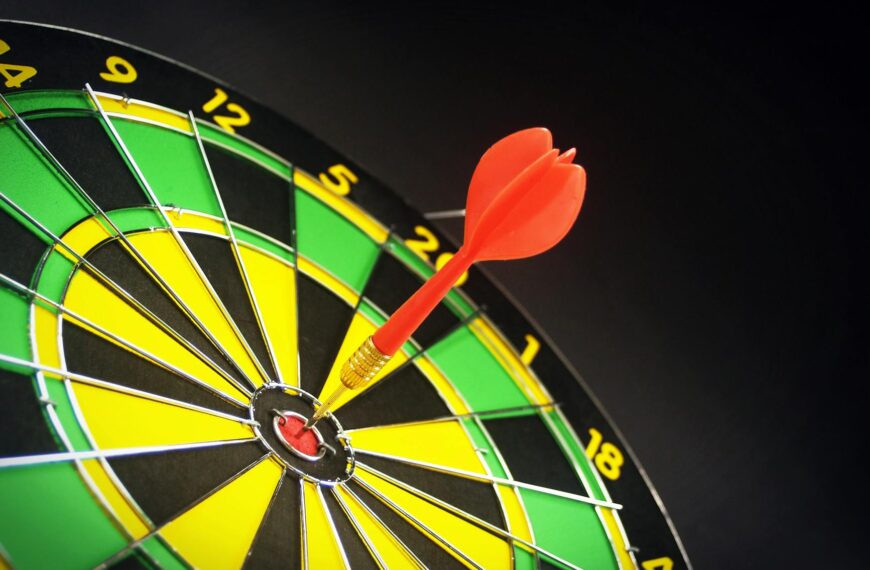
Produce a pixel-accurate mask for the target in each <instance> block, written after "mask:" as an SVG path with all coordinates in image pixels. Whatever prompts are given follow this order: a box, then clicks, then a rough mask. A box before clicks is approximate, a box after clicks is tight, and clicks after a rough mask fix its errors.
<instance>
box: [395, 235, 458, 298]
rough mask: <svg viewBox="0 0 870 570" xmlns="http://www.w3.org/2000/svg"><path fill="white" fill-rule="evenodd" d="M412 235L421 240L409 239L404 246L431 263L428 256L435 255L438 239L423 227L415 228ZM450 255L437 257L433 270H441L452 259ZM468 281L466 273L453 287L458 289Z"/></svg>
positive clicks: (438, 246) (438, 244)
mask: <svg viewBox="0 0 870 570" xmlns="http://www.w3.org/2000/svg"><path fill="white" fill-rule="evenodd" d="M414 233H415V234H417V235H418V236H420V238H422V239H414V238H409V239H406V240H405V245H407V246H408V248H409V249H410V250H411V251H413V252H414V253H416V254H417V255H419V256H420V257H421V258H423V259H425V260H426V261H432V258H431V257H430V256H429V254H430V253H435V252H436V251H438V248H440V247H441V243H440V242H439V241H438V238H437V237H435V234H433V233H432V231H431V230H429V229H428V228H426V227H424V226H415V227H414ZM453 255H454V254H452V253H449V252H445V253H442V254H441V255H439V256H438V258H437V259H436V260H435V269H441V268H442V267H444V266H445V265H447V262H448V261H450V260H451V259H453ZM466 281H468V271H466V272H465V273H463V274H462V275H460V276H459V279H457V280H456V283H454V284H453V286H454V287H460V286H461V285H462V284H463V283H465V282H466Z"/></svg>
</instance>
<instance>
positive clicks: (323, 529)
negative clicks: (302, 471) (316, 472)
mask: <svg viewBox="0 0 870 570" xmlns="http://www.w3.org/2000/svg"><path fill="white" fill-rule="evenodd" d="M302 500H303V501H305V529H306V531H307V535H308V544H307V545H306V552H307V553H308V567H309V568H346V567H347V564H346V563H345V559H344V556H343V555H342V552H341V546H340V545H339V543H338V538H337V537H338V535H337V534H336V531H335V529H333V527H332V525H331V524H330V523H329V518H328V515H327V512H326V505H325V504H324V503H323V497H321V496H320V490H319V489H318V488H317V486H316V485H315V484H314V483H309V482H308V481H305V482H304V483H303V484H302Z"/></svg>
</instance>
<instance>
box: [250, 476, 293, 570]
mask: <svg viewBox="0 0 870 570" xmlns="http://www.w3.org/2000/svg"><path fill="white" fill-rule="evenodd" d="M299 517H300V512H299V480H298V479H295V478H293V477H289V476H286V475H285V476H284V478H283V482H282V484H281V488H280V489H279V490H278V495H277V496H276V497H275V498H274V500H273V501H272V505H271V507H270V508H269V513H268V515H267V516H266V518H265V519H264V520H263V522H262V524H261V526H260V529H259V530H258V531H257V536H256V538H255V539H254V543H253V545H252V546H251V552H250V553H249V554H248V558H247V559H246V560H245V564H244V567H245V568H250V569H260V568H263V569H275V570H278V569H284V568H296V567H298V566H301V565H302V531H301V525H300V522H299Z"/></svg>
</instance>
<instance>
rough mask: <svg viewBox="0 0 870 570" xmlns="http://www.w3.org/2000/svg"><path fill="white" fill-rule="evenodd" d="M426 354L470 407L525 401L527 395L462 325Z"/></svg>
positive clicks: (496, 406)
mask: <svg viewBox="0 0 870 570" xmlns="http://www.w3.org/2000/svg"><path fill="white" fill-rule="evenodd" d="M427 353H428V355H429V357H430V358H432V360H434V361H435V363H436V364H437V365H438V367H439V368H441V370H442V371H444V374H446V375H447V377H448V378H450V381H451V382H452V383H453V385H454V386H455V387H456V389H457V390H459V392H460V393H461V394H462V397H463V398H465V401H466V402H468V405H469V406H471V409H472V410H476V411H483V410H495V409H499V408H512V407H515V406H527V405H529V401H528V399H526V396H525V395H524V394H523V393H522V391H520V389H519V387H517V385H516V383H514V381H513V379H511V377H510V375H509V374H508V373H507V372H506V371H505V369H504V368H502V366H501V364H499V362H498V360H496V358H495V356H493V354H492V352H490V351H489V350H488V349H487V348H486V347H485V346H484V345H483V343H481V342H480V340H479V339H478V338H477V337H476V336H474V334H473V333H472V332H471V330H470V329H469V328H468V327H467V326H465V327H461V328H459V329H457V330H456V331H454V332H453V333H452V334H450V336H448V337H447V338H445V339H444V340H442V341H441V342H438V343H436V344H435V346H433V347H432V348H430V349H429V350H428V351H427Z"/></svg>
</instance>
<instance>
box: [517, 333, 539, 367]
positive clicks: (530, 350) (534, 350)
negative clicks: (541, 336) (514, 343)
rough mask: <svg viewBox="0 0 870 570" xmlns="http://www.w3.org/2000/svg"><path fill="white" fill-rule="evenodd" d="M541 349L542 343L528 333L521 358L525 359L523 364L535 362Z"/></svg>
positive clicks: (527, 364)
mask: <svg viewBox="0 0 870 570" xmlns="http://www.w3.org/2000/svg"><path fill="white" fill-rule="evenodd" d="M539 350H541V343H540V342H539V341H538V339H536V338H535V337H533V336H532V335H530V334H527V335H526V348H524V349H523V353H522V354H521V355H520V360H522V361H523V364H525V365H526V366H529V365H531V364H532V362H534V360H535V357H536V356H537V355H538V351H539Z"/></svg>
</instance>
